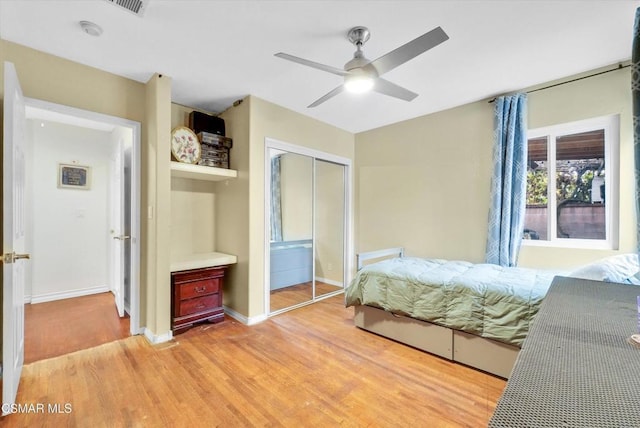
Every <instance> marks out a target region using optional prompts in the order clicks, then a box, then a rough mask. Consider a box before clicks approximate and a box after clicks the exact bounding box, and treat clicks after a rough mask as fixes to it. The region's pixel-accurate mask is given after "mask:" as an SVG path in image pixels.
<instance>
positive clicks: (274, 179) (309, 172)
mask: <svg viewBox="0 0 640 428" xmlns="http://www.w3.org/2000/svg"><path fill="white" fill-rule="evenodd" d="M269 155H270V157H271V186H270V187H271V192H270V193H271V194H270V198H271V213H270V217H271V219H270V224H271V245H270V271H271V272H270V287H271V290H270V311H271V312H274V311H278V310H280V309H284V308H287V307H290V306H294V305H297V304H300V303H304V302H307V301H310V300H313V281H312V280H313V278H312V276H313V158H311V157H308V156H304V155H299V154H295V153H287V152H284V151H281V150H276V149H273V148H270V149H269Z"/></svg>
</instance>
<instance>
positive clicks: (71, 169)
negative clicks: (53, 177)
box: [58, 163, 91, 190]
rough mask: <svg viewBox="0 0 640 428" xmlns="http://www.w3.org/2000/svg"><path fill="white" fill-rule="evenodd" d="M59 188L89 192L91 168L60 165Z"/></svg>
mask: <svg viewBox="0 0 640 428" xmlns="http://www.w3.org/2000/svg"><path fill="white" fill-rule="evenodd" d="M58 188H61V189H63V188H65V189H80V190H89V189H90V188H91V167H90V166H82V165H74V164H65V163H61V164H58Z"/></svg>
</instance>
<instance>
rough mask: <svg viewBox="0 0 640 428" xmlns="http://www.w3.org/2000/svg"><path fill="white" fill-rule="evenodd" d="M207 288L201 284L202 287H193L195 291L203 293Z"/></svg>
mask: <svg viewBox="0 0 640 428" xmlns="http://www.w3.org/2000/svg"><path fill="white" fill-rule="evenodd" d="M206 289H207V287H206V286H204V285H203V286H202V287H195V290H196V293H204V291H205V290H206Z"/></svg>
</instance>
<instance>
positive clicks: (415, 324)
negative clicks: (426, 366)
mask: <svg viewBox="0 0 640 428" xmlns="http://www.w3.org/2000/svg"><path fill="white" fill-rule="evenodd" d="M391 255H396V256H398V257H394V258H390V259H386V260H382V261H378V262H376V263H373V264H370V265H367V266H363V264H364V262H366V261H367V260H370V259H378V258H381V257H387V256H391ZM554 276H555V272H551V271H543V270H535V269H526V268H516V267H514V268H504V267H500V266H496V265H491V264H473V263H469V262H465V261H451V260H442V259H422V258H415V257H403V250H402V248H393V249H388V250H381V251H374V252H370V253H364V254H360V255H359V256H358V273H357V274H356V276H355V278H354V279H353V281H352V282H351V284H350V286H349V288H348V289H347V291H346V293H345V303H346V305H347V306H354V307H355V315H354V322H355V324H356V326H358V327H360V328H362V329H364V330H368V331H371V332H373V333H377V334H380V335H382V336H385V337H388V338H391V339H394V340H397V341H399V342H402V343H406V344H408V345H411V346H414V347H416V348H419V349H422V350H424V351H427V352H430V353H433V354H436V355H439V356H441V357H444V358H447V359H449V360H452V361H456V362H459V363H462V364H466V365H469V366H471V367H474V368H477V369H480V370H483V371H486V372H489V373H493V374H495V375H497V376H500V377H503V378H508V377H509V374H510V372H511V369H512V368H513V364H514V362H515V359H516V357H517V355H518V352H519V350H520V346H521V345H522V342H523V341H524V338H525V337H526V335H527V332H528V329H529V324H530V323H531V321H532V319H533V317H534V316H535V314H536V313H537V311H538V308H539V306H540V303H541V302H542V299H543V298H544V296H545V294H546V292H547V290H548V288H549V286H550V284H551V281H552V280H553V277H554Z"/></svg>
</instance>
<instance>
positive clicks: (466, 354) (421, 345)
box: [354, 248, 520, 379]
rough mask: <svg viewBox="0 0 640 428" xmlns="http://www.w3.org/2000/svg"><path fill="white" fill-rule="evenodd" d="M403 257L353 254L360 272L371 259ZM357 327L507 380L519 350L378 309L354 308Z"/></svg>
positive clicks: (395, 252) (397, 251) (392, 252)
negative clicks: (355, 256) (355, 255)
mask: <svg viewBox="0 0 640 428" xmlns="http://www.w3.org/2000/svg"><path fill="white" fill-rule="evenodd" d="M390 256H398V257H403V256H404V249H403V248H390V249H386V250H379V251H371V252H367V253H360V254H358V255H357V266H358V270H360V269H361V268H362V267H363V265H364V263H365V262H366V261H368V260H372V259H380V258H385V257H390ZM354 323H355V325H356V326H357V327H359V328H361V329H363V330H367V331H369V332H372V333H376V334H379V335H381V336H384V337H387V338H389V339H393V340H395V341H398V342H401V343H404V344H406V345H409V346H412V347H414V348H418V349H420V350H423V351H426V352H429V353H431V354H435V355H438V356H440V357H443V358H446V359H448V360H451V361H455V362H458V363H461V364H464V365H467V366H471V367H473V368H476V369H479V370H482V371H485V372H488V373H491V374H494V375H497V376H500V377H502V378H505V379H508V378H509V375H510V374H511V369H512V368H513V365H514V363H515V361H516V357H517V356H518V352H519V351H520V348H518V347H516V346H512V345H507V344H504V343H501V342H497V341H495V340H491V339H485V338H483V337H480V336H476V335H473V334H469V333H465V332H463V331H459V330H453V329H450V328H447V327H442V326H440V325H436V324H432V323H430V322H427V321H421V320H417V319H414V318H410V317H406V316H401V315H396V314H392V313H391V312H387V311H385V310H382V309H378V308H374V307H371V306H365V305H360V306H356V307H355V315H354Z"/></svg>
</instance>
